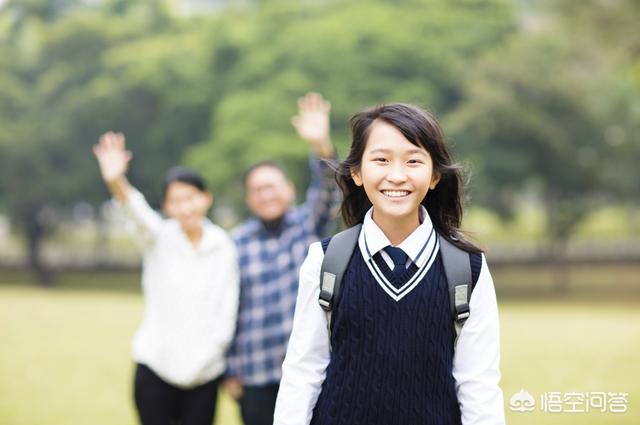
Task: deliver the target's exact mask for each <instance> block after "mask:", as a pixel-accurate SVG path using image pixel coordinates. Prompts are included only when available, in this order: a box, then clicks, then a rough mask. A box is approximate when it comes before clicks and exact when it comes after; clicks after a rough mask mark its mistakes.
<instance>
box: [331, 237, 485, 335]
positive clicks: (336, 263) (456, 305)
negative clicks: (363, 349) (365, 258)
mask: <svg viewBox="0 0 640 425" xmlns="http://www.w3.org/2000/svg"><path fill="white" fill-rule="evenodd" d="M361 227H362V224H357V225H355V226H353V227H350V228H348V229H346V230H343V231H342V232H340V233H337V234H336V235H334V236H333V237H332V238H331V240H330V241H329V246H327V250H326V252H325V254H324V259H323V260H322V266H321V268H320V295H319V297H318V303H319V304H320V307H322V309H323V310H324V311H325V312H326V313H327V326H328V328H329V344H331V311H332V310H333V307H334V304H335V301H336V300H337V299H338V296H339V295H340V287H341V283H342V276H343V275H344V272H345V269H346V268H347V265H348V263H349V260H350V259H351V254H352V253H353V250H354V249H355V247H356V244H357V243H358V237H359V235H360V229H361ZM438 241H439V243H440V255H441V257H442V262H443V265H444V270H445V274H446V277H447V283H448V286H449V300H450V306H451V316H452V319H453V323H454V327H455V330H456V336H455V340H454V347H455V342H456V341H457V339H458V336H459V335H460V332H461V331H462V326H463V325H464V323H465V321H466V320H467V319H468V318H469V315H470V313H471V312H470V309H469V300H470V299H471V293H472V291H473V288H474V286H475V284H474V282H473V277H472V274H471V258H470V256H469V253H468V252H466V251H463V250H462V249H460V248H458V247H457V246H455V245H453V244H452V243H451V242H449V241H448V240H447V239H445V238H444V237H443V236H441V235H438Z"/></svg>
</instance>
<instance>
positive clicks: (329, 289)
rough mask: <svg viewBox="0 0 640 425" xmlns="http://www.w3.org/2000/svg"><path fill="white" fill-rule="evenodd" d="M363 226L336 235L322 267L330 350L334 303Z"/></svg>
mask: <svg viewBox="0 0 640 425" xmlns="http://www.w3.org/2000/svg"><path fill="white" fill-rule="evenodd" d="M361 227H362V224H356V225H355V226H353V227H350V228H348V229H347V230H343V231H342V232H340V233H337V234H336V235H334V236H333V237H332V238H331V240H330V241H329V246H327V250H326V252H325V253H324V259H323V260H322V266H321V267H320V296H319V297H318V302H319V303H320V307H322V309H323V310H324V311H326V312H327V328H328V329H329V348H331V311H332V310H333V307H334V302H335V300H336V298H337V296H338V294H340V286H341V284H342V276H343V275H344V272H345V270H346V268H347V265H348V264H349V259H350V258H351V254H352V253H353V250H354V249H355V247H356V244H357V243H358V236H359V235H360V228H361Z"/></svg>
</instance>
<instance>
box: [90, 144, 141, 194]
mask: <svg viewBox="0 0 640 425" xmlns="http://www.w3.org/2000/svg"><path fill="white" fill-rule="evenodd" d="M93 153H94V154H95V156H96V158H97V159H98V165H99V167H100V174H102V178H103V180H104V181H105V182H106V183H107V184H109V183H114V182H116V181H117V180H120V179H122V178H123V177H125V176H126V174H127V169H128V168H129V161H131V158H132V156H133V155H132V154H131V152H129V151H128V150H126V145H125V138H124V134H122V133H114V132H112V131H109V132H107V133H104V134H103V135H102V136H100V141H99V143H97V144H95V145H94V146H93Z"/></svg>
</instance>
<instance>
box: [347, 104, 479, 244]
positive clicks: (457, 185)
mask: <svg viewBox="0 0 640 425" xmlns="http://www.w3.org/2000/svg"><path fill="white" fill-rule="evenodd" d="M376 120H380V121H384V122H386V123H387V124H390V125H392V126H394V127H395V128H397V129H398V130H399V131H400V132H401V133H402V134H403V136H404V137H405V138H406V139H407V140H408V141H410V142H411V143H413V144H414V145H416V146H418V147H421V148H424V149H426V150H427V152H429V154H430V155H431V159H432V161H433V170H434V173H435V174H436V175H438V176H440V181H439V182H438V184H437V185H436V187H435V189H433V190H429V192H428V193H427V196H426V197H425V198H424V199H423V200H422V205H424V206H425V208H426V209H427V211H428V213H429V217H430V218H431V221H432V223H433V226H434V228H435V229H436V231H437V232H438V233H440V234H441V235H443V236H444V237H445V238H446V239H447V240H449V241H450V242H451V243H453V244H454V245H456V246H457V247H459V248H461V249H463V250H465V251H467V252H476V253H479V252H482V250H481V249H480V248H478V247H477V246H475V245H474V244H473V243H471V242H469V241H467V240H466V239H465V238H464V236H463V234H462V232H461V231H460V223H461V221H462V202H463V199H464V198H463V197H464V182H463V180H462V167H461V166H460V165H458V164H455V163H454V162H453V159H452V157H451V154H450V153H449V149H448V147H447V143H446V141H445V138H444V134H443V133H442V130H441V129H440V125H439V124H438V122H437V121H436V119H435V118H434V117H433V115H431V114H430V113H429V112H427V111H425V110H423V109H421V108H419V107H417V106H414V105H408V104H403V103H392V104H387V105H381V106H377V107H374V108H370V109H365V110H364V111H362V112H359V113H357V114H355V115H354V116H353V117H352V118H351V121H350V122H351V132H352V138H353V140H352V143H351V150H350V151H349V155H348V156H347V158H346V159H345V160H344V161H342V162H341V163H340V165H339V166H338V169H337V170H336V181H337V183H338V186H339V187H340V189H341V190H342V195H343V201H342V206H341V207H340V212H341V214H342V219H343V221H344V223H345V225H346V226H347V227H351V226H354V225H355V224H358V223H362V222H363V221H364V216H365V214H366V212H367V211H368V210H369V208H371V201H369V198H367V194H366V193H365V191H364V188H363V187H362V186H357V185H356V184H355V182H354V181H353V178H352V177H351V173H352V171H359V170H360V166H361V163H362V155H363V153H364V150H365V146H366V144H367V139H368V138H369V133H370V131H371V125H372V124H373V123H374V121H376Z"/></svg>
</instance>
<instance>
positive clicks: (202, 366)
mask: <svg viewBox="0 0 640 425" xmlns="http://www.w3.org/2000/svg"><path fill="white" fill-rule="evenodd" d="M123 209H124V210H125V211H126V213H127V215H128V217H129V218H130V219H131V222H130V223H129V224H131V225H132V226H130V227H129V230H130V231H131V233H133V235H134V236H135V237H136V239H137V241H138V242H139V243H140V245H141V247H142V249H143V253H144V259H143V268H142V289H143V293H144V316H143V319H142V323H141V324H140V327H139V328H138V330H137V332H136V334H135V337H134V340H133V358H134V360H135V361H136V362H138V363H142V364H145V365H147V366H148V367H149V368H151V369H152V370H153V371H154V372H155V373H156V374H157V375H158V376H160V377H161V378H162V379H163V380H165V381H166V382H168V383H170V384H173V385H175V386H178V387H182V388H191V387H194V386H197V385H200V384H202V383H205V382H207V381H209V380H211V379H214V378H216V377H218V376H220V375H221V374H222V373H224V370H225V361H224V353H225V351H226V349H227V347H228V345H229V343H230V342H231V339H232V338H233V333H234V331H235V323H236V316H237V308H238V296H239V295H238V294H239V274H238V265H237V264H238V261H237V255H236V250H235V246H234V244H233V241H232V240H231V238H230V237H229V236H228V235H227V233H226V232H225V231H224V230H223V229H221V228H220V227H218V226H216V225H215V224H213V223H211V221H209V220H208V219H205V221H204V223H203V235H202V239H201V240H200V242H199V244H198V245H197V246H195V247H194V246H193V245H192V244H191V242H190V241H189V240H188V239H187V237H186V235H185V233H184V232H183V231H182V229H181V227H180V224H179V223H178V222H177V221H176V220H172V219H163V218H162V217H161V216H160V215H159V214H158V213H157V212H156V211H154V210H153V209H152V208H151V207H150V206H149V205H148V204H147V202H146V200H145V199H144V197H143V196H142V194H141V193H140V192H138V191H136V190H132V191H131V192H130V193H129V196H128V199H127V202H126V204H124V205H123Z"/></svg>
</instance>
